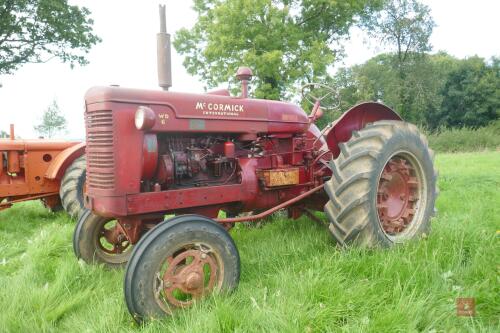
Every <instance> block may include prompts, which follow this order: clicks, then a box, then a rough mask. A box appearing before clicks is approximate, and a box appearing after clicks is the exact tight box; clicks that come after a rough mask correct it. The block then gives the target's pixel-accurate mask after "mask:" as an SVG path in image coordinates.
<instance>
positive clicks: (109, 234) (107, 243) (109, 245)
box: [97, 221, 130, 254]
mask: <svg viewBox="0 0 500 333" xmlns="http://www.w3.org/2000/svg"><path fill="white" fill-rule="evenodd" d="M108 225H110V226H108ZM97 245H98V246H99V248H100V249H101V250H102V251H103V252H105V253H107V254H122V253H124V252H125V251H127V249H128V248H129V247H130V242H129V240H128V238H127V236H126V235H125V232H124V231H123V230H122V228H121V227H120V225H119V224H118V222H114V225H113V221H107V222H106V223H104V224H103V225H102V227H101V229H100V230H99V235H98V240H97Z"/></svg>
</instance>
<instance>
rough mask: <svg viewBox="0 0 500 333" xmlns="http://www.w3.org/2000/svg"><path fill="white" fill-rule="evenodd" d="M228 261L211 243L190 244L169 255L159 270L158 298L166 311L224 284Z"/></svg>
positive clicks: (168, 311) (189, 302)
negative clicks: (226, 261)
mask: <svg viewBox="0 0 500 333" xmlns="http://www.w3.org/2000/svg"><path fill="white" fill-rule="evenodd" d="M223 272H224V265H223V264H222V261H221V259H220V256H219V255H218V254H217V252H216V251H215V250H214V249H213V248H211V247H210V246H209V245H207V244H202V243H196V244H186V245H184V246H182V247H179V249H178V250H176V251H174V253H173V254H171V255H169V256H168V257H167V258H165V259H164V260H163V261H162V262H161V264H160V267H159V269H158V271H157V272H156V274H155V280H154V290H155V300H156V302H157V304H158V305H159V306H160V307H161V309H162V310H163V311H164V312H165V313H172V311H173V310H174V309H176V308H187V307H190V306H191V305H193V303H194V302H195V301H197V300H199V299H200V298H202V297H204V296H206V295H208V294H210V293H211V292H213V291H215V290H218V289H220V288H221V286H222V281H223Z"/></svg>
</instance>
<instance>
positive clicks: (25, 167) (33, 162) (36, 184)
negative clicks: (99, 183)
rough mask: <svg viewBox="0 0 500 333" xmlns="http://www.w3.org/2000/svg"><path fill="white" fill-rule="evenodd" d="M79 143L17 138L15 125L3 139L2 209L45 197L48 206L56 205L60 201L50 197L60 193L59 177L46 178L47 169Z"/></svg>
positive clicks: (0, 167)
mask: <svg viewBox="0 0 500 333" xmlns="http://www.w3.org/2000/svg"><path fill="white" fill-rule="evenodd" d="M79 145H81V144H80V143H79V142H68V141H58V140H43V139H40V140H17V139H14V128H13V126H11V138H10V139H0V198H4V200H3V203H1V204H0V207H1V209H5V208H6V207H10V206H11V205H12V204H13V203H16V202H21V201H26V200H33V199H41V198H45V203H46V205H47V206H48V207H50V208H55V207H56V206H57V205H58V204H59V202H57V200H56V199H53V198H49V197H51V196H53V197H55V195H56V194H58V192H59V185H60V184H59V179H56V178H50V177H49V178H46V175H47V172H48V171H49V169H50V168H51V166H53V165H54V161H64V158H63V157H59V155H60V154H61V152H63V151H65V150H73V149H74V148H73V147H75V146H79ZM58 157H59V159H58ZM61 164H62V165H61ZM57 169H58V170H61V169H62V171H64V170H65V166H64V164H63V163H62V162H61V163H60V165H59V167H58V168H54V170H57ZM55 173H57V172H56V171H54V174H55Z"/></svg>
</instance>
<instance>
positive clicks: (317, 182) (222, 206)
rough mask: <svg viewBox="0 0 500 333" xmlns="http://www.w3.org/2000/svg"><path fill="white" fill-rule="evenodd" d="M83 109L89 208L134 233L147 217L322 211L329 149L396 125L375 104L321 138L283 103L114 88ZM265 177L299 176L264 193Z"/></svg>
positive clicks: (92, 93) (94, 95)
mask: <svg viewBox="0 0 500 333" xmlns="http://www.w3.org/2000/svg"><path fill="white" fill-rule="evenodd" d="M240 74H241V75H242V79H243V80H249V77H248V76H249V74H250V73H247V72H244V71H243V70H242V73H240ZM86 107H87V110H86V128H87V136H88V138H93V137H99V138H100V141H95V140H88V145H87V154H88V165H87V177H88V192H87V194H88V200H87V206H88V207H89V208H91V209H93V210H94V211H95V212H96V213H98V214H100V215H103V216H108V217H117V218H119V219H120V221H121V220H124V219H125V220H131V221H136V222H134V223H135V224H137V223H139V224H140V223H142V222H137V221H144V220H145V219H146V216H149V215H151V214H160V215H161V214H167V213H168V214H171V213H173V214H184V213H198V214H202V215H205V216H209V217H213V218H215V217H217V214H218V212H219V210H224V211H226V212H227V213H228V214H232V215H233V216H234V215H236V214H238V213H240V212H242V211H246V212H248V211H265V212H264V213H262V214H264V215H265V214H268V212H272V211H274V210H276V209H279V208H282V207H287V208H289V209H290V210H291V212H292V215H293V216H295V217H298V216H300V214H302V213H303V211H304V208H309V209H318V210H321V209H322V208H323V206H324V204H325V202H326V200H327V198H326V196H325V195H324V193H323V192H322V191H321V188H322V185H323V183H324V181H325V180H326V179H328V178H329V176H330V175H331V171H330V169H329V168H328V164H327V162H329V161H330V160H331V158H332V153H333V154H335V153H336V150H335V149H337V150H338V147H337V144H338V143H339V142H343V141H346V140H348V138H349V137H350V136H351V132H352V130H354V129H360V128H362V126H364V125H366V123H368V122H370V121H375V120H378V119H382V118H384V117H386V118H385V119H395V118H398V119H399V116H397V115H396V114H395V113H394V112H393V111H391V110H390V109H389V108H387V107H385V106H383V105H381V104H377V103H366V104H361V105H359V106H357V107H354V108H353V109H351V110H350V111H349V112H347V113H346V114H344V115H343V117H341V119H339V120H338V121H337V122H336V123H335V125H334V127H333V128H332V129H331V130H330V131H329V133H327V135H326V136H323V135H322V134H321V132H320V130H319V129H318V128H317V127H316V126H315V125H314V124H312V123H311V121H312V120H310V119H309V118H308V116H307V114H306V113H305V112H304V111H303V110H302V109H301V108H299V107H298V106H296V105H293V104H290V103H286V102H280V101H268V100H259V99H250V98H244V97H231V96H228V95H227V94H226V93H224V92H215V93H212V94H187V93H178V92H166V91H145V90H135V89H124V88H117V87H96V88H92V89H90V90H89V91H88V92H87V95H86ZM141 109H147V110H151V112H150V111H147V113H148V114H149V115H152V114H154V115H155V119H154V121H153V120H152V117H151V116H148V119H149V120H148V124H153V123H154V124H153V125H152V126H146V127H142V126H140V128H149V127H150V129H149V130H138V129H137V128H136V126H135V125H134V120H135V118H134V117H135V115H136V112H138V111H137V110H141ZM316 110H317V112H319V110H320V108H319V105H318V106H317V107H316ZM317 112H315V114H316V115H317V114H318V113H317ZM372 113H373V114H372ZM313 118H316V117H315V116H313ZM325 137H326V140H325ZM327 142H328V144H327ZM332 148H333V149H332ZM330 149H332V151H330ZM337 154H338V152H337ZM269 169H283V170H292V169H293V170H298V174H299V183H298V184H293V185H285V186H274V187H269V188H268V187H266V186H265V182H264V181H263V179H261V178H260V176H259V175H263V174H264V173H263V171H265V170H269ZM284 184H286V182H284ZM262 214H261V215H262ZM259 217H260V215H259ZM225 221H226V222H227V221H229V222H235V221H236V220H234V219H232V220H225ZM135 224H134V225H135ZM134 228H136V229H137V230H139V229H140V227H138V226H137V227H134ZM137 230H136V231H137ZM137 232H138V231H137ZM133 242H135V236H134V240H133Z"/></svg>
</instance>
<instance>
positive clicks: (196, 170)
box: [154, 135, 238, 190]
mask: <svg viewBox="0 0 500 333" xmlns="http://www.w3.org/2000/svg"><path fill="white" fill-rule="evenodd" d="M158 141H159V163H158V168H157V172H156V175H155V177H154V181H155V182H156V183H158V184H160V186H161V188H162V189H163V190H165V189H175V188H183V187H199V186H210V185H221V184H234V183H236V182H237V168H238V165H237V162H236V159H235V157H234V143H233V142H231V141H229V140H228V139H227V138H226V139H224V138H217V137H210V136H209V137H180V136H179V137H175V136H167V137H162V136H161V135H160V136H159V138H158ZM231 147H233V149H232V150H231ZM228 155H229V156H228Z"/></svg>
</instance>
